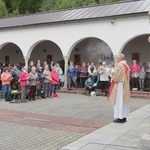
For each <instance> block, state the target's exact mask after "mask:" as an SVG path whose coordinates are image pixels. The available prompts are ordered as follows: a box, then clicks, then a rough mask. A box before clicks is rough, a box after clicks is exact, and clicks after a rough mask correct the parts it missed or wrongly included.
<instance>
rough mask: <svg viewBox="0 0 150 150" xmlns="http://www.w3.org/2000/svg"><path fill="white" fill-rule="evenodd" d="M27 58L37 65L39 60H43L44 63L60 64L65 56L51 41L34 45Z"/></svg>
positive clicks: (41, 41) (38, 42)
mask: <svg viewBox="0 0 150 150" xmlns="http://www.w3.org/2000/svg"><path fill="white" fill-rule="evenodd" d="M27 58H29V59H30V60H32V61H34V62H35V63H36V61H37V60H39V59H40V60H41V62H42V63H43V62H44V61H47V62H48V63H50V62H51V61H52V60H53V61H54V62H59V61H62V60H63V55H62V51H61V49H60V47H59V46H58V45H57V44H56V43H54V42H53V41H50V40H40V41H37V42H36V43H34V44H33V45H32V46H31V48H30V49H29V51H28V53H27Z"/></svg>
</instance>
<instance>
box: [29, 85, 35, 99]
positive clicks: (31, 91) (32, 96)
mask: <svg viewBox="0 0 150 150" xmlns="http://www.w3.org/2000/svg"><path fill="white" fill-rule="evenodd" d="M35 95H36V86H31V87H30V93H29V97H30V99H31V100H35Z"/></svg>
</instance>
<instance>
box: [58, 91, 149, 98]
mask: <svg viewBox="0 0 150 150" xmlns="http://www.w3.org/2000/svg"><path fill="white" fill-rule="evenodd" d="M58 92H60V93H70V94H71V93H73V94H85V90H84V89H81V88H78V89H75V88H73V89H72V90H70V91H69V90H67V89H65V88H61V89H60V90H58ZM100 95H101V96H103V94H100ZM131 97H134V98H146V99H150V92H145V91H131Z"/></svg>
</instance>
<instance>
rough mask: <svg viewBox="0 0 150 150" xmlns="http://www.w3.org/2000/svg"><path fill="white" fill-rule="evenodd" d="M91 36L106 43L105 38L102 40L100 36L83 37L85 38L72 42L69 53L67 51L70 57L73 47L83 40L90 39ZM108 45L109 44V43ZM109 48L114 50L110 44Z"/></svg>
mask: <svg viewBox="0 0 150 150" xmlns="http://www.w3.org/2000/svg"><path fill="white" fill-rule="evenodd" d="M90 38H92V39H98V40H100V41H103V42H104V43H106V42H105V41H104V40H102V39H100V38H98V37H93V36H89V37H83V38H81V39H79V40H77V41H76V42H75V43H73V44H72V46H71V47H70V48H69V51H68V53H67V57H70V55H71V52H72V50H73V48H74V47H75V46H76V45H77V44H78V43H80V42H82V41H83V40H86V39H90ZM106 44H107V43H106ZM107 45H108V44H107ZM108 46H109V45H108ZM109 48H110V50H111V52H112V49H111V47H110V46H109Z"/></svg>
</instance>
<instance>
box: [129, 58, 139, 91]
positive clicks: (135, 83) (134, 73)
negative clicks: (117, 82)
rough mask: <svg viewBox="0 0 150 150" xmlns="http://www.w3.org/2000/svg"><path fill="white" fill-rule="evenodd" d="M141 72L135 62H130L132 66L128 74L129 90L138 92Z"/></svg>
mask: <svg viewBox="0 0 150 150" xmlns="http://www.w3.org/2000/svg"><path fill="white" fill-rule="evenodd" d="M140 71H141V67H140V66H139V65H138V64H137V61H136V60H133V61H132V65H130V73H131V90H136V91H137V90H139V72H140Z"/></svg>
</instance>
